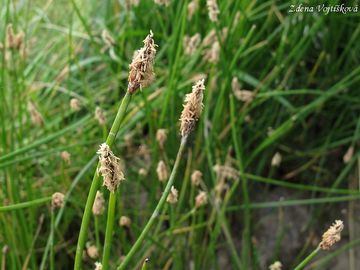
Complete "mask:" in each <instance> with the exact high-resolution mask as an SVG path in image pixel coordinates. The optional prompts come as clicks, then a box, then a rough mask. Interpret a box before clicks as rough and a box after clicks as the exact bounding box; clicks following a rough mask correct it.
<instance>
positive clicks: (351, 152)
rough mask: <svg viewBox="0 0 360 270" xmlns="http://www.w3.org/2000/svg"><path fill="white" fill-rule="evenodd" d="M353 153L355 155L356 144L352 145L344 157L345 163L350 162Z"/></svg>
mask: <svg viewBox="0 0 360 270" xmlns="http://www.w3.org/2000/svg"><path fill="white" fill-rule="evenodd" d="M353 155H354V146H350V147H349V148H348V150H347V151H346V153H345V155H344V157H343V161H344V163H345V164H347V163H349V162H350V160H351V159H352V157H353Z"/></svg>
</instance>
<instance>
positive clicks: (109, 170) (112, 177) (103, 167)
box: [97, 143, 125, 192]
mask: <svg viewBox="0 0 360 270" xmlns="http://www.w3.org/2000/svg"><path fill="white" fill-rule="evenodd" d="M97 154H98V155H99V161H100V167H99V169H98V172H99V173H100V174H101V176H102V177H103V179H104V182H103V185H104V186H106V187H107V189H108V190H109V191H110V192H115V190H116V189H117V187H118V186H119V185H120V183H121V182H122V181H124V180H125V177H124V173H123V172H122V170H121V165H120V159H119V158H118V157H116V156H115V155H114V154H113V152H112V151H111V149H110V147H109V146H108V145H107V144H106V143H103V144H101V145H100V148H99V150H98V151H97Z"/></svg>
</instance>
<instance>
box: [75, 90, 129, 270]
mask: <svg viewBox="0 0 360 270" xmlns="http://www.w3.org/2000/svg"><path fill="white" fill-rule="evenodd" d="M130 100H131V94H130V93H129V92H128V91H127V92H126V94H125V96H124V98H123V100H122V102H121V104H120V107H119V109H118V112H117V114H116V117H115V120H114V122H113V124H112V127H111V129H110V132H109V134H108V136H107V139H106V144H107V145H108V146H109V147H111V146H112V145H113V143H114V141H115V138H116V134H117V133H118V131H119V129H120V125H121V123H122V121H123V120H124V117H125V113H126V110H127V107H128V105H129V102H130ZM98 168H99V163H98V165H97V167H96V170H95V173H94V177H93V180H92V183H91V186H90V191H89V194H88V197H87V200H86V205H85V210H84V215H83V218H82V221H81V227H80V232H79V239H78V243H77V247H76V255H75V263H74V270H80V269H81V258H82V253H83V250H84V246H85V241H86V238H87V230H88V227H89V221H90V217H91V209H92V206H93V204H94V200H95V196H96V191H97V190H98V187H99V183H100V176H99V174H98V173H97V170H98Z"/></svg>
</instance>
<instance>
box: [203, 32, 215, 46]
mask: <svg viewBox="0 0 360 270" xmlns="http://www.w3.org/2000/svg"><path fill="white" fill-rule="evenodd" d="M216 40H217V37H216V31H215V30H214V29H212V30H211V31H210V32H209V33H208V34H207V35H206V36H205V38H204V39H203V41H202V45H203V46H204V47H209V46H211V45H212V44H214V42H215V41H216Z"/></svg>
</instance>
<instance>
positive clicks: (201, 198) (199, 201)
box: [195, 191, 208, 208]
mask: <svg viewBox="0 0 360 270" xmlns="http://www.w3.org/2000/svg"><path fill="white" fill-rule="evenodd" d="M207 202H208V197H207V193H206V192H205V191H200V192H199V194H198V195H197V196H196V198H195V207H196V208H199V207H201V206H203V205H205V204H207Z"/></svg>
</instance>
